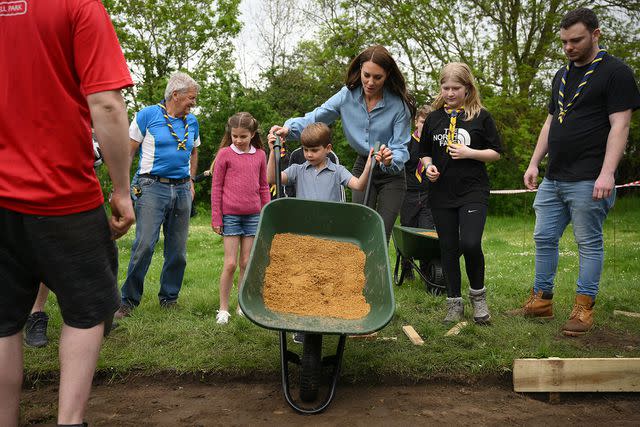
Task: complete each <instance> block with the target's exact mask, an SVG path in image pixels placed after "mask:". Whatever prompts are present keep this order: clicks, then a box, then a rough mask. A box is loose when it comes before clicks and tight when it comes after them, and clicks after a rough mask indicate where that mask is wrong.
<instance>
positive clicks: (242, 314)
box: [236, 304, 244, 317]
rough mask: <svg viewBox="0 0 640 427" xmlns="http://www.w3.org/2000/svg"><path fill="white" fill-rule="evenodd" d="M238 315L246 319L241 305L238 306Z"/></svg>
mask: <svg viewBox="0 0 640 427" xmlns="http://www.w3.org/2000/svg"><path fill="white" fill-rule="evenodd" d="M236 313H237V314H238V316H242V317H244V312H243V311H242V309H241V308H240V305H239V304H238V308H237V309H236Z"/></svg>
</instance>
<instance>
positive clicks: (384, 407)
mask: <svg viewBox="0 0 640 427" xmlns="http://www.w3.org/2000/svg"><path fill="white" fill-rule="evenodd" d="M56 399H57V388H56V387H55V386H53V385H41V386H39V387H37V388H32V389H26V390H24V391H23V396H22V402H23V403H22V423H23V425H54V424H53V423H54V421H55V411H56ZM638 407H640V395H639V394H630V393H599V394H598V393H573V394H568V393H567V394H562V395H561V399H560V403H557V404H550V403H548V402H547V401H546V399H545V395H544V394H541V393H540V394H536V395H532V394H518V393H514V392H513V391H512V389H511V387H510V385H509V384H499V383H498V384H496V382H479V383H476V384H473V385H460V384H456V383H452V382H445V381H442V380H437V381H434V382H431V383H429V382H428V383H424V384H419V385H408V386H407V385H404V386H400V385H351V384H339V385H338V389H337V392H336V397H335V399H334V401H333V402H332V404H331V405H330V406H329V408H328V409H327V410H326V411H325V412H324V413H322V414H320V415H314V416H303V415H298V414H297V413H295V412H294V411H293V410H292V409H291V408H290V407H289V406H288V405H287V403H286V402H285V400H284V398H283V395H282V391H281V387H280V383H276V382H251V383H248V382H242V381H236V382H222V381H221V382H209V383H203V382H201V381H199V380H198V379H197V378H193V377H187V378H185V377H176V376H170V375H168V376H156V377H134V378H131V379H129V380H128V381H126V382H118V383H99V384H96V385H95V386H94V388H93V391H92V394H91V399H90V401H89V408H88V410H87V421H88V422H89V425H90V426H217V425H251V426H266V425H278V426H294V425H295V426H298V425H314V426H334V425H349V426H367V427H370V426H372V425H385V426H387V425H400V426H402V425H406V426H415V425H463V426H466V425H468V426H479V425H523V426H529V425H531V426H539V425H585V423H589V424H590V425H605V424H608V425H620V426H637V425H640V411H638Z"/></svg>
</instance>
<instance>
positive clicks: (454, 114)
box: [444, 104, 464, 153]
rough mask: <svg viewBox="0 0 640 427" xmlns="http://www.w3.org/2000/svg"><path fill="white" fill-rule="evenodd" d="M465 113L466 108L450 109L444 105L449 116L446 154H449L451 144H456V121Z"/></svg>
mask: <svg viewBox="0 0 640 427" xmlns="http://www.w3.org/2000/svg"><path fill="white" fill-rule="evenodd" d="M463 111H464V106H462V107H459V108H449V106H448V105H447V104H444V112H445V113H447V114H448V115H449V131H448V132H447V148H446V152H447V153H448V152H449V147H450V146H451V144H455V141H456V139H455V137H456V121H457V118H458V116H459V115H460V113H462V112H463Z"/></svg>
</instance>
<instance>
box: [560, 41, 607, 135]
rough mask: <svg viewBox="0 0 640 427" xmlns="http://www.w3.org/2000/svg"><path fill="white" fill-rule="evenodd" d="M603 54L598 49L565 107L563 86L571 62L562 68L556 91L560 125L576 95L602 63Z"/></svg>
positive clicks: (603, 52) (602, 50)
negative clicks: (562, 71) (558, 86)
mask: <svg viewBox="0 0 640 427" xmlns="http://www.w3.org/2000/svg"><path fill="white" fill-rule="evenodd" d="M605 53H607V51H606V50H604V49H600V50H599V51H598V54H597V55H596V57H595V58H594V59H593V61H591V64H589V68H588V69H587V72H586V73H584V76H583V77H582V81H581V82H580V84H579V85H578V87H577V88H576V93H575V94H574V95H573V98H571V101H569V103H568V104H567V106H566V107H565V106H564V85H565V84H566V83H567V74H569V69H570V68H571V64H573V62H569V63H568V64H567V66H566V67H565V68H564V73H562V79H560V89H559V90H558V106H559V107H560V112H559V113H558V121H560V123H562V121H563V120H564V116H566V115H567V112H568V111H569V108H571V106H572V105H573V104H574V102H576V98H577V97H578V95H580V92H582V88H584V86H585V85H586V84H587V80H589V77H590V76H591V74H593V72H594V71H595V69H596V67H597V66H598V64H599V63H600V62H601V61H602V57H603V56H604V54H605Z"/></svg>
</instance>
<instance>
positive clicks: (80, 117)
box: [0, 0, 133, 215]
mask: <svg viewBox="0 0 640 427" xmlns="http://www.w3.org/2000/svg"><path fill="white" fill-rule="evenodd" d="M0 58H2V60H0V207H3V208H6V209H10V210H13V211H17V212H22V213H26V214H34V215H69V214H72V213H77V212H83V211H86V210H90V209H94V208H96V207H98V206H100V205H101V204H102V203H103V197H102V190H101V189H100V183H99V182H98V179H97V177H96V174H95V172H94V170H93V145H92V142H91V125H90V123H91V117H90V114H89V107H88V105H87V100H86V96H87V95H90V94H93V93H97V92H103V91H109V90H119V89H122V88H124V87H128V86H131V85H132V84H133V82H132V80H131V75H130V74H129V70H128V68H127V64H126V62H125V59H124V55H123V54H122V50H121V48H120V45H119V43H118V39H117V37H116V34H115V31H114V29H113V25H112V24H111V20H110V19H109V15H108V14H107V12H106V10H105V9H104V6H103V5H102V2H101V1H100V0H46V1H43V0H0Z"/></svg>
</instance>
